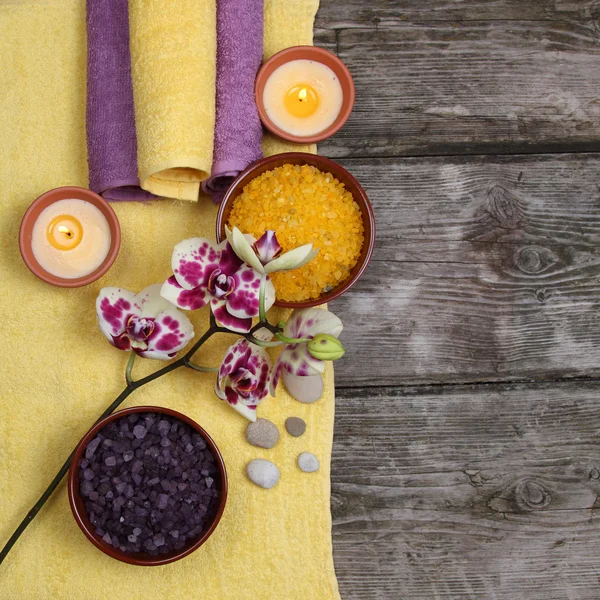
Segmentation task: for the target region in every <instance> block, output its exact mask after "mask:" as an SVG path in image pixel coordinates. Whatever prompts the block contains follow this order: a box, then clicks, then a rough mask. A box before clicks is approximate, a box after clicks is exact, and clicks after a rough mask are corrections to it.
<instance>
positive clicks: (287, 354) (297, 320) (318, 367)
mask: <svg viewBox="0 0 600 600" xmlns="http://www.w3.org/2000/svg"><path fill="white" fill-rule="evenodd" d="M343 328H344V326H343V325H342V321H341V320H340V319H339V317H337V316H336V315H334V314H333V313H332V312H329V311H328V310H325V309H322V308H302V309H297V310H294V312H293V313H292V314H291V315H290V318H289V319H288V321H287V323H286V324H285V327H284V329H283V336H284V337H285V338H287V339H293V340H304V341H301V342H295V343H290V344H286V345H285V346H284V347H283V349H282V350H281V353H280V354H279V357H278V359H277V362H276V363H275V367H274V369H273V373H272V376H271V381H270V382H269V392H270V394H271V395H272V396H274V395H275V390H276V388H277V383H278V382H279V378H280V377H281V373H282V371H283V369H285V370H286V371H287V372H288V373H291V374H292V375H300V376H306V375H319V374H321V373H323V371H324V370H325V363H324V362H323V361H322V360H321V359H319V358H316V357H315V356H313V354H311V351H310V348H309V342H310V341H311V340H312V339H313V338H315V337H317V336H319V335H320V334H321V335H320V338H319V341H320V339H322V338H323V337H324V336H323V335H322V334H327V335H330V336H332V337H334V338H336V339H337V338H338V337H339V335H340V333H342V329H343ZM315 354H318V353H315ZM342 354H343V352H342ZM338 356H341V355H339V354H338Z"/></svg>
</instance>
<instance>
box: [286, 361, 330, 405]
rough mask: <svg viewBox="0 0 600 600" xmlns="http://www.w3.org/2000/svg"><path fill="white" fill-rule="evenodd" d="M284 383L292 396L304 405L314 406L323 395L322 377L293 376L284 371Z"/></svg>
mask: <svg viewBox="0 0 600 600" xmlns="http://www.w3.org/2000/svg"><path fill="white" fill-rule="evenodd" d="M283 383H285V387H286V389H287V391H288V392H289V393H290V395H291V396H293V397H294V398H296V400H298V402H303V403H304V404H312V403H313V402H316V401H317V400H318V399H319V398H320V397H321V396H322V395H323V388H324V385H323V378H322V377H321V375H304V376H303V375H292V374H291V373H288V372H287V371H286V370H285V369H284V370H283Z"/></svg>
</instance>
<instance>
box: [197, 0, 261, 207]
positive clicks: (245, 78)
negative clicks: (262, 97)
mask: <svg viewBox="0 0 600 600" xmlns="http://www.w3.org/2000/svg"><path fill="white" fill-rule="evenodd" d="M263 23H264V15H263V0H217V113H216V121H215V146H214V155H213V164H212V169H211V175H210V177H209V178H208V179H207V180H206V181H204V182H203V183H202V189H203V190H204V191H205V192H207V193H208V194H210V196H211V198H212V199H213V201H214V202H215V203H218V202H220V201H221V200H222V199H223V196H224V195H225V192H226V191H227V188H228V187H229V186H230V184H231V182H232V181H233V180H234V179H235V178H236V177H237V176H238V175H239V173H240V172H241V171H243V170H244V169H245V168H246V167H247V166H248V165H249V164H251V163H253V162H254V161H255V160H258V159H259V158H262V148H261V141H262V125H261V122H260V118H259V116H258V111H257V109H256V102H255V101H254V80H255V78H256V73H257V72H258V69H259V68H260V65H261V62H262V56H263Z"/></svg>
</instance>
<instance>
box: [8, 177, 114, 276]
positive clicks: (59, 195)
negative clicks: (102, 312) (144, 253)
mask: <svg viewBox="0 0 600 600" xmlns="http://www.w3.org/2000/svg"><path fill="white" fill-rule="evenodd" d="M70 198H76V199H78V200H85V201H87V202H89V203H90V204H93V205H94V206H95V207H96V208H98V209H99V210H100V212H102V214H103V215H104V217H105V218H106V220H107V221H108V224H109V227H110V249H109V251H108V254H107V255H106V258H105V259H104V262H103V263H102V264H101V265H100V266H99V267H98V268H97V269H96V270H95V271H92V272H91V273H90V274H89V275H85V276H84V277H77V278H76V279H63V278H62V277H57V276H56V275H52V273H48V271H46V270H45V269H44V268H43V267H42V266H41V265H40V263H39V262H38V261H37V260H36V258H35V256H34V255H33V250H32V247H31V235H32V231H33V226H34V224H35V222H36V221H37V218H38V217H39V216H40V213H41V212H42V211H43V210H44V209H45V208H47V207H48V206H50V205H51V204H54V203H55V202H58V201H59V200H68V199H70ZM120 245H121V228H120V226H119V220H118V219H117V215H116V214H115V211H114V210H113V209H112V207H111V206H110V204H109V203H108V202H107V201H106V200H105V199H104V198H102V196H99V195H98V194H96V193H95V192H92V191H91V190H88V189H86V188H81V187H75V186H66V187H59V188H55V189H53V190H50V191H48V192H46V193H45V194H42V195H41V196H40V197H39V198H37V199H36V200H34V201H33V203H32V204H31V206H30V207H29V208H28V209H27V211H26V212H25V215H24V216H23V220H22V221H21V229H20V231H19V249H20V250H21V256H22V257H23V260H24V262H25V264H26V265H27V267H28V268H29V270H30V271H31V272H32V273H33V274H34V275H35V276H36V277H39V278H40V279H41V280H42V281H45V282H46V283H50V284H52V285H56V286H58V287H65V288H76V287H82V286H84V285H88V284H89V283H92V282H93V281H96V280H97V279H100V277H102V275H104V274H105V273H106V272H107V271H108V270H109V269H110V267H111V266H112V264H113V263H114V262H115V259H116V258H117V254H119V247H120Z"/></svg>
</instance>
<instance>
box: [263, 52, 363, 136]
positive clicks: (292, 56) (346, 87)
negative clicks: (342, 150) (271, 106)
mask: <svg viewBox="0 0 600 600" xmlns="http://www.w3.org/2000/svg"><path fill="white" fill-rule="evenodd" d="M291 60H314V61H315V62H320V63H323V64H324V65H325V66H327V67H329V68H330V69H331V70H332V71H333V72H334V73H335V74H336V75H337V78H338V79H339V81H340V84H341V86H342V94H343V101H342V108H341V110H340V114H339V115H338V116H337V119H336V120H335V121H334V122H333V123H332V124H331V125H330V126H329V127H327V129H324V130H323V131H321V133H316V134H314V135H309V136H306V137H301V136H298V135H293V134H291V133H288V132H287V131H284V130H283V129H281V128H279V127H277V125H275V123H273V121H271V119H270V118H269V116H268V115H267V112H266V111H265V106H264V104H263V92H264V89H265V84H266V83H267V79H269V77H270V76H271V74H272V73H273V71H275V69H277V68H278V67H280V66H281V65H283V64H285V63H287V62H290V61H291ZM254 96H255V100H256V107H257V108H258V114H259V116H260V120H261V121H262V123H263V125H264V126H265V127H266V128H267V129H268V130H269V131H270V132H271V133H274V134H275V135H277V136H279V137H280V138H283V139H284V140H288V141H289V142H296V143H298V144H314V143H316V142H322V141H323V140H325V139H327V138H328V137H331V136H332V135H333V134H334V133H336V132H337V131H338V130H339V129H341V128H342V126H343V125H344V123H345V122H346V121H347V120H348V117H349V116H350V113H351V112H352V107H353V106H354V96H355V92H354V81H353V80H352V75H351V74H350V71H349V70H348V67H347V66H346V65H345V64H344V63H343V62H342V61H341V60H340V59H339V58H338V57H337V56H336V55H335V54H332V53H331V52H329V50H324V49H323V48H317V47H315V46H292V47H291V48H286V49H285V50H282V51H281V52H278V53H277V54H274V55H273V56H272V57H271V58H270V59H269V60H268V61H267V62H266V63H265V64H264V65H263V66H262V67H261V68H260V70H259V72H258V75H257V76H256V81H255V84H254Z"/></svg>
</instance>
